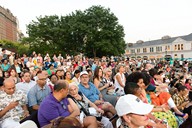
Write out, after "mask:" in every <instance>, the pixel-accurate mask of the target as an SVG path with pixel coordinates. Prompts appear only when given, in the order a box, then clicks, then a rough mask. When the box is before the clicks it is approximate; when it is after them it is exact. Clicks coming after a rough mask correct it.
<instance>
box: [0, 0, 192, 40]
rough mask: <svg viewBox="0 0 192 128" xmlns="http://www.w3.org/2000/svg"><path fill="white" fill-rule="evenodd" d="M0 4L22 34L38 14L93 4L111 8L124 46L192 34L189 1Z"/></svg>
mask: <svg viewBox="0 0 192 128" xmlns="http://www.w3.org/2000/svg"><path fill="white" fill-rule="evenodd" d="M0 5H1V6H3V7H5V8H8V9H9V10H10V11H11V12H12V13H13V15H14V16H16V17H17V18H18V20H19V28H20V29H21V30H22V32H23V33H24V34H25V35H26V25H27V24H29V23H30V22H31V21H32V20H36V17H39V16H40V15H42V16H44V15H55V14H56V15H63V16H65V15H66V14H70V13H71V12H74V11H75V10H82V11H83V10H85V9H87V8H89V7H91V6H92V5H101V6H103V7H105V8H110V9H111V12H113V13H114V14H115V15H116V16H117V17H118V19H119V24H121V25H123V27H124V32H125V41H126V42H127V43H130V42H132V43H134V42H136V41H138V40H144V41H148V40H155V39H160V38H161V37H162V36H164V35H169V36H171V37H174V36H182V35H188V34H190V33H192V14H191V13H192V0H0Z"/></svg>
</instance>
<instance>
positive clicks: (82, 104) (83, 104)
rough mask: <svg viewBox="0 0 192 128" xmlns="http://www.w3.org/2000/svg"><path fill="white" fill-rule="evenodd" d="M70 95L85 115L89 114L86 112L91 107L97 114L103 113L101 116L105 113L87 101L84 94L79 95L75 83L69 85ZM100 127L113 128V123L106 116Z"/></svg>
mask: <svg viewBox="0 0 192 128" xmlns="http://www.w3.org/2000/svg"><path fill="white" fill-rule="evenodd" d="M69 94H70V96H71V98H72V99H73V100H74V101H75V102H76V104H77V105H78V107H79V109H80V110H82V112H84V113H85V115H86V113H87V112H85V111H88V109H89V106H90V107H92V108H94V109H95V110H96V111H97V113H101V114H103V113H104V111H103V110H101V109H100V108H98V107H97V106H96V105H95V104H94V103H92V102H91V101H90V100H89V99H87V98H86V97H85V96H84V95H83V94H82V93H80V92H79V93H78V86H77V85H76V84H75V83H70V84H69ZM86 118H89V116H87V117H86ZM100 125H104V127H105V128H113V125H112V123H111V122H110V121H109V119H108V118H106V117H104V116H102V119H101V124H100Z"/></svg>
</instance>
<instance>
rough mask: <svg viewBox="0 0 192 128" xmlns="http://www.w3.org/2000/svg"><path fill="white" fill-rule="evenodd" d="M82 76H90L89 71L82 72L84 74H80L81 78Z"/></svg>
mask: <svg viewBox="0 0 192 128" xmlns="http://www.w3.org/2000/svg"><path fill="white" fill-rule="evenodd" d="M82 75H88V72H87V71H82V72H81V73H80V77H81V76H82Z"/></svg>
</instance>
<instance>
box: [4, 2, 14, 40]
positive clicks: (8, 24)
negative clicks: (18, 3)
mask: <svg viewBox="0 0 192 128" xmlns="http://www.w3.org/2000/svg"><path fill="white" fill-rule="evenodd" d="M17 33H18V32H17V18H16V17H15V16H13V14H12V13H11V12H10V10H9V9H5V8H3V7H1V6H0V40H10V41H17V40H18V35H17Z"/></svg>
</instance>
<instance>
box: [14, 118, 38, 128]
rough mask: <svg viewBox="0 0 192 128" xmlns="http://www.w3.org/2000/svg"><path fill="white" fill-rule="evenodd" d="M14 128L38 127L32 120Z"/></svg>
mask: <svg viewBox="0 0 192 128" xmlns="http://www.w3.org/2000/svg"><path fill="white" fill-rule="evenodd" d="M16 128H38V127H37V125H36V124H35V122H33V121H32V120H27V121H25V122H23V123H22V124H20V125H19V126H17V127H16Z"/></svg>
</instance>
